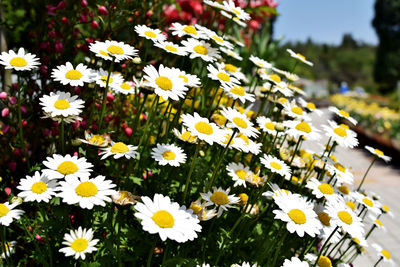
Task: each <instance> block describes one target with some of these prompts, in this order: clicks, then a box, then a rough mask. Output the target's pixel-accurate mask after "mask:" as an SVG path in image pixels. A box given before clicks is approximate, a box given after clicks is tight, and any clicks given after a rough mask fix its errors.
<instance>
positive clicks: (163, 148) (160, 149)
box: [151, 144, 186, 167]
mask: <svg viewBox="0 0 400 267" xmlns="http://www.w3.org/2000/svg"><path fill="white" fill-rule="evenodd" d="M151 157H152V158H153V159H154V160H155V161H157V162H158V164H160V165H162V166H165V165H167V164H169V165H171V166H175V167H179V165H181V164H183V163H185V161H186V154H185V153H184V152H183V149H182V148H180V147H177V146H175V145H174V144H157V147H155V148H153V150H152V152H151Z"/></svg>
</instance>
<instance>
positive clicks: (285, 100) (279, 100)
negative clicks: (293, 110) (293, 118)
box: [278, 97, 288, 104]
mask: <svg viewBox="0 0 400 267" xmlns="http://www.w3.org/2000/svg"><path fill="white" fill-rule="evenodd" d="M278 102H279V103H281V104H284V103H286V102H288V100H287V98H285V97H280V98H278Z"/></svg>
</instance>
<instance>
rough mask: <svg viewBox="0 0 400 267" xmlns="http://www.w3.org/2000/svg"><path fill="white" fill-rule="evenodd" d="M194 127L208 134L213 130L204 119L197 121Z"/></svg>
mask: <svg viewBox="0 0 400 267" xmlns="http://www.w3.org/2000/svg"><path fill="white" fill-rule="evenodd" d="M194 128H196V130H197V131H198V132H200V133H202V134H207V135H210V134H212V133H213V132H214V131H213V128H212V127H211V125H210V124H209V123H207V122H204V121H199V122H198V123H196V124H195V126H194Z"/></svg>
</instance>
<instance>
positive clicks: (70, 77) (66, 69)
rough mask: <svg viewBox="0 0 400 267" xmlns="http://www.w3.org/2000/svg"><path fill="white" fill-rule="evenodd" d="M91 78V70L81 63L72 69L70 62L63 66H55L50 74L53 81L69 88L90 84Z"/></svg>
mask: <svg viewBox="0 0 400 267" xmlns="http://www.w3.org/2000/svg"><path fill="white" fill-rule="evenodd" d="M93 76H94V75H93V73H92V70H91V69H89V68H88V67H87V66H85V65H83V64H82V63H80V64H79V65H78V66H76V67H75V68H74V66H72V64H71V63H70V62H67V63H65V65H60V66H57V68H56V69H53V71H52V72H51V77H52V78H53V80H54V81H58V82H60V83H61V84H63V85H67V84H69V85H71V86H83V85H84V83H91V82H92V77H93Z"/></svg>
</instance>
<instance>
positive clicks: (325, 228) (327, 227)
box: [315, 204, 342, 244]
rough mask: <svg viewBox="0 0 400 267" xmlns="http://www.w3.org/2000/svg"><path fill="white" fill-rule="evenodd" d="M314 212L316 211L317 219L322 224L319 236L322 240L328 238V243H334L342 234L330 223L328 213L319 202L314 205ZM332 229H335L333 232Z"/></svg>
mask: <svg viewBox="0 0 400 267" xmlns="http://www.w3.org/2000/svg"><path fill="white" fill-rule="evenodd" d="M315 212H316V213H317V216H318V219H319V221H320V222H321V224H322V229H321V233H320V234H319V237H320V238H321V239H322V240H323V242H325V241H327V240H328V238H330V239H329V241H328V242H329V244H336V243H338V242H339V241H340V239H341V238H342V235H341V234H340V233H339V231H336V229H335V226H333V225H332V224H331V217H329V215H328V213H326V212H325V207H324V206H323V205H321V204H319V205H315ZM333 231H335V232H334V233H333Z"/></svg>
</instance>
